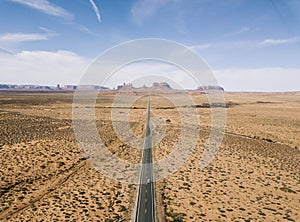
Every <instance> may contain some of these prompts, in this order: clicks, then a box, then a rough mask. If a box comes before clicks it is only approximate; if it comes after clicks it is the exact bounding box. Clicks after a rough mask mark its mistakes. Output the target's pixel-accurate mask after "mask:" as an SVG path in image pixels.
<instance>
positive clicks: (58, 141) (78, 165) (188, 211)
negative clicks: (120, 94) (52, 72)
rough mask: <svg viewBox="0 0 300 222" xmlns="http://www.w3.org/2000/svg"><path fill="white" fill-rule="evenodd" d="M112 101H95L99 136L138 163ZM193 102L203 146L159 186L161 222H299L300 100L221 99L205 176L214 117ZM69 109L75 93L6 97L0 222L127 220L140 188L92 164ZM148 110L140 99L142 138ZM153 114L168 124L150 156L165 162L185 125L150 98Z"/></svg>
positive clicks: (0, 115) (199, 99)
mask: <svg viewBox="0 0 300 222" xmlns="http://www.w3.org/2000/svg"><path fill="white" fill-rule="evenodd" d="M114 96H115V95H114V94H112V93H106V94H102V95H101V96H100V98H99V103H97V106H96V110H97V113H96V116H97V127H98V130H99V132H100V133H101V137H102V139H103V141H104V142H105V144H106V145H107V146H108V149H109V150H110V151H111V153H113V155H115V156H118V157H120V158H122V159H124V160H126V161H129V162H133V163H138V162H139V161H140V160H141V152H140V150H137V149H134V148H132V147H130V146H128V145H126V144H123V142H122V141H120V140H119V139H118V138H117V136H116V135H115V133H114V130H113V127H112V125H111V122H110V118H111V105H112V102H113V98H114ZM128 96H138V95H137V94H130V93H129V94H128ZM176 96H179V95H178V94H174V97H176ZM192 97H193V99H194V100H195V103H196V104H197V105H200V106H198V108H197V109H196V111H197V112H198V114H199V117H200V123H201V127H200V133H199V140H198V143H197V145H196V147H195V150H194V153H193V155H192V156H191V157H190V158H189V159H188V161H187V162H186V163H185V164H184V165H183V166H182V167H180V168H179V169H178V171H176V172H175V173H173V174H172V175H170V176H169V177H167V178H165V179H163V180H160V181H159V182H157V184H156V197H157V199H158V200H159V201H158V202H159V203H158V205H157V208H159V209H158V211H159V212H160V219H161V221H300V207H299V206H300V166H299V160H300V149H299V147H300V137H299V134H300V93H225V97H226V102H227V103H228V104H230V105H229V106H228V108H226V112H227V125H226V133H225V135H224V139H223V142H222V144H221V146H220V149H219V152H218V155H217V156H216V158H215V159H214V160H213V161H212V163H211V164H210V165H209V166H208V167H207V168H204V169H199V167H198V166H199V165H198V164H199V160H200V157H201V155H202V152H203V149H204V147H205V144H206V143H207V140H208V136H209V131H210V117H211V116H210V110H209V109H208V108H206V106H203V104H206V103H207V99H206V96H205V95H203V94H192ZM72 99H73V95H72V94H71V93H8V92H1V93H0V104H1V107H0V132H1V134H0V177H1V181H0V220H1V221H129V220H130V219H131V216H132V212H133V209H134V202H135V198H136V196H135V195H136V191H137V186H136V185H130V184H126V183H120V182H117V181H115V180H112V179H109V178H107V177H105V176H104V175H102V174H101V173H99V172H97V171H96V170H95V169H94V168H93V167H92V166H91V165H90V164H89V162H88V161H86V157H85V156H84V155H83V154H82V152H81V150H80V149H79V147H78V146H77V144H76V141H75V137H74V133H73V129H72V120H71V118H72ZM146 104H147V98H142V99H141V100H140V101H137V102H136V103H135V104H134V107H133V109H131V110H130V115H129V122H130V126H131V128H132V130H133V132H134V133H135V134H136V135H137V136H142V135H143V134H144V126H145V118H146ZM121 105H122V104H121ZM121 105H120V106H117V108H116V109H117V111H118V112H119V113H123V112H124V110H123V109H124V107H123V108H122V106H121ZM123 105H124V104H123ZM127 108H128V107H127ZM151 112H152V117H153V119H154V117H158V118H160V120H162V121H157V122H154V123H155V124H156V128H159V124H164V127H165V129H166V133H165V134H164V137H163V138H162V141H161V142H160V143H159V144H157V145H156V146H155V147H154V159H155V160H161V159H163V158H164V157H166V156H167V155H168V154H170V153H171V152H172V150H173V149H174V146H175V145H176V143H177V142H178V138H179V132H180V128H181V126H180V120H179V117H180V116H179V114H178V112H177V111H176V109H175V108H174V105H172V103H170V102H169V101H167V100H166V99H164V98H163V97H161V96H153V97H151ZM195 118H196V117H195ZM188 126H189V127H198V126H195V123H194V122H191V123H189V124H188ZM156 128H154V137H155V136H158V138H160V137H159V136H160V135H159V132H155V130H156ZM174 161H176V160H174Z"/></svg>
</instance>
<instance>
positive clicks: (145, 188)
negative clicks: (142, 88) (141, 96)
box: [135, 97, 155, 222]
mask: <svg viewBox="0 0 300 222" xmlns="http://www.w3.org/2000/svg"><path fill="white" fill-rule="evenodd" d="M152 163H153V162H152V132H151V127H150V97H148V111H147V123H146V134H145V141H144V147H143V154H142V168H141V173H140V186H139V191H138V199H137V206H136V215H135V222H154V221H155V205H154V204H155V201H154V183H153V165H152Z"/></svg>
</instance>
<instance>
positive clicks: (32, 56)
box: [0, 0, 300, 91]
mask: <svg viewBox="0 0 300 222" xmlns="http://www.w3.org/2000/svg"><path fill="white" fill-rule="evenodd" d="M299 11H300V1H297V0H289V1H285V0H227V1H219V0H215V1H214V0H137V1H133V0H126V1H124V0H114V1H112V0H72V1H70V0H52V1H48V0H0V16H1V19H0V27H1V29H0V82H2V83H12V84H15V83H17V84H29V83H33V84H50V85H55V84H56V83H61V84H68V83H69V84H76V83H78V81H79V80H80V76H81V74H82V73H83V72H84V70H85V68H86V66H87V65H88V64H89V63H90V62H91V61H92V60H93V59H94V58H95V57H96V56H97V55H99V54H100V53H101V52H103V51H104V50H106V49H108V48H110V47H113V46H115V45H116V44H119V43H122V42H124V41H128V40H133V39H138V38H152V37H154V38H163V39H169V40H173V41H177V42H179V43H181V44H184V45H186V46H188V47H190V48H191V49H193V50H195V51H196V52H197V53H198V54H199V55H200V56H202V57H203V58H204V59H205V60H206V61H207V63H208V64H209V65H210V66H211V68H212V69H213V70H214V72H215V75H216V78H217V80H218V81H219V83H220V85H222V86H224V87H225V89H227V90H233V91H286V90H300V88H299V82H300V62H299V59H300V29H299V27H300V14H299ZM49 67H51V69H49ZM141 67H143V68H145V67H144V66H141ZM138 68H139V67H135V69H138ZM178 75H181V74H178ZM178 79H184V78H178ZM127 80H128V79H126V81H127ZM122 81H123V79H122V78H121V77H120V83H121V82H122ZM179 81H180V80H179ZM182 81H183V80H182ZM179 83H180V82H179ZM111 84H112V85H110V86H111V87H113V84H118V82H117V81H116V82H112V83H111ZM180 84H183V85H184V87H187V88H191V87H194V85H193V84H192V83H190V84H189V83H187V82H186V81H185V82H184V81H183V82H182V83H180Z"/></svg>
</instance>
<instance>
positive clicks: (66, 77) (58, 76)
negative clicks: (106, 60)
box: [0, 51, 90, 85]
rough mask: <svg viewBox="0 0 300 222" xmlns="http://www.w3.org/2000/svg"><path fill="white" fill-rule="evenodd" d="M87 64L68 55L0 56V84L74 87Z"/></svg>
mask: <svg viewBox="0 0 300 222" xmlns="http://www.w3.org/2000/svg"><path fill="white" fill-rule="evenodd" d="M89 62H90V60H89V59H87V58H84V57H81V56H79V55H77V54H75V53H73V52H70V51H56V52H49V51H22V52H20V53H17V54H13V55H10V54H5V53H0V82H1V83H7V84H10V83H11V84H45V85H56V84H57V83H60V84H77V83H78V82H79V80H80V78H81V75H82V73H83V72H84V70H85V68H86V67H87V65H88V64H89Z"/></svg>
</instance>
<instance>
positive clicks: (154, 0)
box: [131, 0, 170, 23]
mask: <svg viewBox="0 0 300 222" xmlns="http://www.w3.org/2000/svg"><path fill="white" fill-rule="evenodd" d="M169 1H170V0H140V1H138V2H137V3H135V4H134V5H133V7H132V8H131V15H132V17H133V18H134V20H135V21H136V22H137V23H142V22H143V20H145V19H147V18H149V17H151V16H152V15H154V14H155V13H156V11H157V10H158V9H159V8H161V7H162V6H164V5H165V4H166V3H168V2H169Z"/></svg>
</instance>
